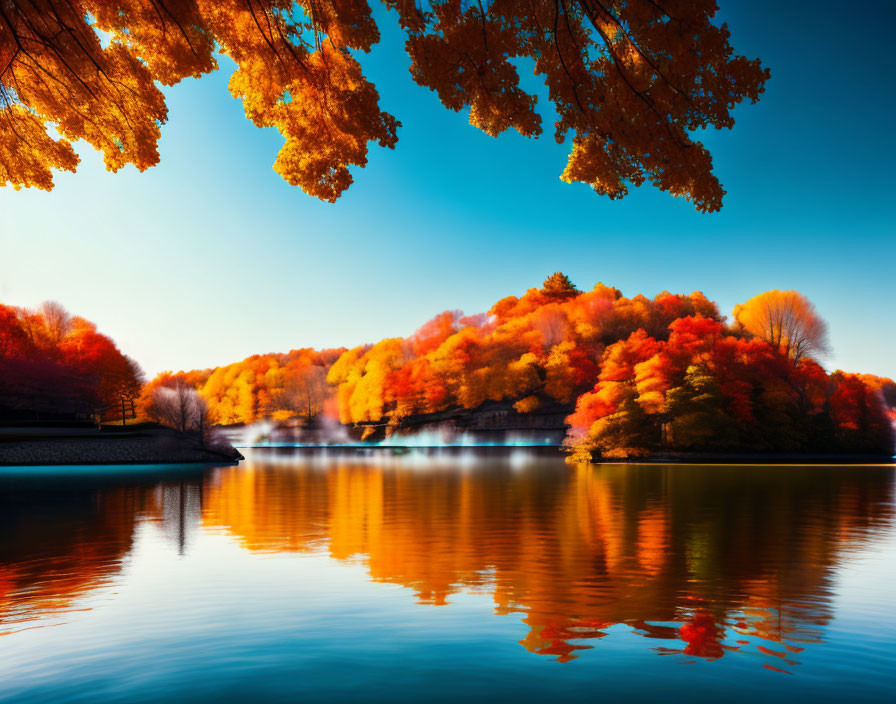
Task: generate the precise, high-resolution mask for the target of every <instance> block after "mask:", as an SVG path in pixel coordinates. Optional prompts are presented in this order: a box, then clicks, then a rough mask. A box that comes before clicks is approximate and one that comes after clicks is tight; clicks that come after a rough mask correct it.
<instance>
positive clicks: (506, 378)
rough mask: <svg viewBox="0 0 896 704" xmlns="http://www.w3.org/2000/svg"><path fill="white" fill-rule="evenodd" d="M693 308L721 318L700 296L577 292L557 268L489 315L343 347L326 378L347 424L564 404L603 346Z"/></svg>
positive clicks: (655, 330) (664, 324)
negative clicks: (486, 407) (494, 405)
mask: <svg viewBox="0 0 896 704" xmlns="http://www.w3.org/2000/svg"><path fill="white" fill-rule="evenodd" d="M695 313H697V314H705V315H708V316H712V317H713V318H714V319H716V320H718V319H719V313H718V310H717V308H716V307H715V304H713V303H711V302H710V301H708V300H707V299H706V298H705V297H704V296H703V294H701V293H699V292H697V293H693V294H691V295H690V296H683V295H673V294H670V293H667V292H663V293H661V294H660V295H658V296H657V297H656V298H655V299H653V300H650V299H647V298H645V297H643V296H637V297H635V298H633V299H628V298H625V297H623V296H622V295H621V294H620V293H619V291H617V290H616V289H613V288H608V287H606V286H604V285H603V284H598V285H597V286H595V287H594V289H593V290H592V291H589V292H585V293H582V292H580V291H578V290H576V289H575V288H574V287H572V285H571V284H570V283H569V280H568V279H566V277H565V276H563V275H562V274H560V273H559V272H558V273H557V274H554V275H553V276H552V277H550V278H549V279H548V280H547V281H546V282H545V286H544V288H542V289H534V288H533V289H529V291H527V292H526V293H525V295H523V296H522V297H521V298H516V297H514V296H510V297H508V298H504V299H502V300H501V301H499V302H498V303H496V304H495V305H494V306H493V307H492V308H491V310H490V311H489V313H488V315H486V316H475V317H471V318H462V317H461V314H460V313H459V312H458V311H453V312H452V311H449V312H445V313H442V314H440V315H438V316H436V317H435V318H434V319H433V320H431V321H430V322H428V323H426V324H425V325H423V326H422V327H421V328H420V329H419V330H418V331H417V332H416V333H414V334H413V335H411V336H410V337H408V338H405V339H401V338H396V339H390V340H383V341H382V342H379V343H377V344H376V345H374V346H373V347H369V348H368V347H362V348H357V349H355V350H351V351H349V352H346V353H345V354H344V355H343V356H342V358H340V359H339V360H338V361H337V362H336V364H334V365H333V368H332V369H331V370H330V374H329V382H330V383H331V384H333V385H334V386H337V387H338V393H337V398H338V401H339V417H340V419H341V420H342V422H343V423H364V422H374V421H380V420H383V419H388V420H390V421H392V422H396V421H399V420H400V419H401V418H404V417H407V416H411V415H416V414H424V413H432V412H437V411H441V410H445V409H448V408H452V407H453V408H457V407H460V408H468V409H470V408H475V407H477V406H479V405H481V404H482V403H484V402H486V401H509V402H511V403H517V402H520V401H521V400H523V399H531V400H527V401H526V402H525V404H523V407H525V408H528V409H530V410H532V409H534V408H535V401H536V400H538V399H539V398H543V399H546V400H553V401H555V402H559V403H564V404H566V403H570V402H572V401H573V400H574V399H575V398H576V397H577V396H578V395H579V394H581V393H582V392H583V391H585V390H587V389H588V388H589V387H590V386H592V385H593V383H594V378H595V376H597V374H598V371H599V369H598V361H599V360H600V358H601V354H602V352H603V350H604V347H605V345H607V344H611V343H615V342H616V341H617V340H619V339H620V338H621V337H628V336H629V335H633V339H638V340H651V342H650V344H653V345H655V341H653V340H652V339H651V338H649V337H648V333H647V332H645V330H647V331H651V333H652V334H654V335H656V336H657V337H663V335H664V333H667V332H668V326H669V325H670V323H672V322H673V321H674V320H675V319H677V318H680V317H682V316H687V315H692V314H695ZM636 331H639V332H636ZM632 344H634V342H633V343H632ZM651 350H653V347H651ZM652 353H653V352H652V351H651V353H650V354H646V357H649V356H651V354H652ZM633 354H636V353H634V352H633ZM646 357H645V358H646ZM637 361H641V359H640V358H638V360H637ZM620 363H621V362H620ZM605 373H607V374H610V373H611V372H610V371H607V370H605ZM601 378H604V377H601ZM607 379H609V377H607Z"/></svg>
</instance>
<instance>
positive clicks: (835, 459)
mask: <svg viewBox="0 0 896 704" xmlns="http://www.w3.org/2000/svg"><path fill="white" fill-rule="evenodd" d="M240 449H246V450H269V451H279V452H284V451H290V450H292V451H306V452H316V451H321V450H323V451H328V452H340V451H341V452H344V453H346V454H367V453H381V452H382V453H389V454H394V455H407V454H410V453H414V452H420V453H423V454H432V453H435V452H446V453H449V454H460V453H463V452H469V451H473V452H478V453H481V454H483V455H487V454H503V453H505V452H507V451H513V450H525V451H532V452H534V453H535V454H545V455H556V456H558V457H559V456H564V455H567V454H568V453H567V451H566V448H564V447H563V446H562V445H544V444H532V445H526V444H517V445H497V444H483V445H475V444H468V445H462V444H458V445H450V444H448V445H376V444H370V445H365V444H363V443H353V444H331V445H323V444H320V445H315V444H290V443H272V444H259V445H242V446H240ZM589 462H591V463H592V464H719V465H723V464H725V465H763V464H765V465H794V466H798V465H821V464H830V465H840V464H843V465H849V464H854V465H863V464H880V465H893V466H896V457H894V456H893V455H886V454H849V455H847V454H843V455H838V454H825V453H768V454H764V453H731V454H726V453H711V454H709V453H664V454H662V455H659V454H658V455H652V456H649V457H593V458H591V459H590V460H589Z"/></svg>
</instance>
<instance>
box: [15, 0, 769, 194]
mask: <svg viewBox="0 0 896 704" xmlns="http://www.w3.org/2000/svg"><path fill="white" fill-rule="evenodd" d="M383 3H384V5H385V6H386V7H388V8H389V9H391V10H394V11H396V12H397V15H398V21H399V24H400V25H401V27H402V29H403V30H404V31H405V33H406V35H407V42H406V45H405V46H406V50H407V52H408V54H409V55H410V58H411V65H410V72H411V75H412V77H413V79H414V80H415V81H416V82H417V83H418V84H420V85H421V86H425V87H427V88H430V89H431V90H433V91H435V92H436V93H437V94H438V96H439V99H440V100H441V102H442V103H443V105H444V106H445V107H447V108H449V109H451V110H455V111H460V110H462V109H466V108H469V119H470V122H471V123H472V124H473V125H475V126H476V127H478V128H480V129H482V130H483V131H484V132H486V133H487V134H489V135H493V136H496V135H498V134H500V133H501V132H504V131H505V130H507V129H510V128H513V129H515V130H517V131H518V132H519V133H520V134H522V135H525V136H536V135H539V134H540V133H541V132H542V118H541V114H540V113H539V112H538V111H537V110H536V107H537V98H536V96H535V95H532V94H530V93H528V92H527V91H526V90H524V89H523V87H522V86H521V85H520V75H519V69H520V68H523V67H526V68H528V66H532V68H533V69H534V72H535V75H536V76H537V77H538V78H539V79H540V80H543V81H544V83H545V86H546V88H547V93H548V96H549V100H550V101H551V103H552V106H551V107H552V108H553V109H554V110H555V111H556V113H557V115H558V119H557V121H556V122H555V124H554V138H555V139H556V140H557V141H558V142H561V143H562V142H564V141H565V140H566V139H570V138H571V140H572V152H571V155H570V157H569V161H568V163H567V166H566V169H565V170H564V171H563V175H562V178H563V179H564V180H566V181H580V182H584V183H587V184H589V185H590V186H592V187H593V188H594V190H595V191H597V192H598V193H602V194H605V195H608V196H609V197H611V198H619V197H622V196H624V195H625V194H626V193H627V192H628V187H629V185H632V184H633V185H640V184H642V183H643V182H645V181H649V182H651V183H652V184H654V185H655V186H657V187H658V188H660V189H662V190H665V191H669V192H670V193H672V194H673V195H681V196H684V197H686V198H688V199H689V200H691V201H693V202H694V205H695V206H696V207H697V209H698V210H701V211H712V210H718V209H719V208H720V207H721V202H722V196H723V194H724V190H723V189H722V187H721V185H720V184H719V182H718V180H717V179H716V177H715V176H714V175H713V173H712V159H711V157H710V154H709V152H708V151H707V150H706V149H705V148H704V146H703V145H702V144H701V143H700V142H699V141H696V140H695V139H693V138H692V135H693V133H694V132H695V131H697V130H700V129H702V128H706V127H716V128H730V127H732V126H733V124H734V118H733V116H732V108H733V107H734V106H735V105H737V104H738V103H740V102H742V101H744V100H750V101H754V102H755V101H756V100H757V99H758V97H759V95H760V94H761V93H762V91H763V89H764V84H765V82H766V80H767V79H768V75H769V74H768V70H767V69H763V68H762V67H761V66H760V64H759V61H758V60H748V59H746V58H744V57H742V56H737V55H735V53H734V50H733V48H732V46H731V44H730V42H729V38H730V37H729V31H728V28H727V26H726V25H724V24H721V25H718V24H715V23H713V17H714V15H715V13H716V10H717V7H716V4H715V2H713V1H712V0H700V1H698V2H695V1H688V2H681V1H677V0H665V1H664V2H662V3H657V2H654V1H653V0H629V1H628V2H625V3H602V2H600V1H599V0H533V1H532V2H527V3H521V2H516V1H515V0H491V1H489V0H483V1H482V2H462V0H429V1H428V2H424V3H422V4H418V3H416V2H405V1H401V0H383ZM379 38H380V35H379V29H378V27H377V24H376V22H375V21H374V19H373V17H372V13H371V8H370V6H369V5H368V3H367V1H366V0H320V1H318V2H310V1H309V0H300V2H293V1H292V0H183V1H178V2H159V1H158V0H69V1H68V2H65V3H61V2H57V0H27V1H26V0H7V1H6V2H3V3H2V4H0V183H3V184H11V185H13V186H14V187H16V188H19V187H22V186H32V187H37V188H43V189H50V188H52V187H53V176H52V171H53V170H54V169H63V170H68V171H74V170H75V168H76V166H77V163H78V157H77V156H76V154H75V152H74V150H73V149H72V146H71V143H72V142H74V141H76V140H79V139H83V140H85V141H86V142H87V143H89V144H90V145H92V146H93V147H94V148H95V149H98V150H100V151H102V153H103V156H104V160H105V163H106V166H107V168H108V169H110V170H112V171H117V170H118V169H120V168H121V167H123V166H124V165H126V164H133V165H134V166H136V167H137V168H138V169H140V170H143V169H145V168H147V167H149V166H152V165H154V164H156V163H157V162H158V160H159V153H158V140H159V137H160V134H161V133H160V126H161V124H162V123H164V122H165V121H166V120H167V117H168V111H167V107H166V105H165V100H164V96H163V94H162V92H161V90H160V88H159V85H160V84H161V85H164V86H170V85H173V84H175V83H177V82H179V81H180V80H182V79H183V78H186V77H189V76H200V75H202V74H206V73H208V72H210V71H213V70H215V69H216V68H217V56H218V55H219V54H220V55H224V56H227V57H229V58H230V59H232V60H233V61H234V62H235V63H236V64H237V70H236V71H235V72H234V73H233V75H232V76H231V79H230V92H231V93H232V95H233V96H234V97H236V98H240V99H242V101H243V106H244V108H245V112H246V117H247V118H248V119H250V120H251V121H252V122H253V123H254V124H255V125H256V126H258V127H275V128H276V129H278V130H279V131H280V133H281V134H282V135H283V137H284V139H285V144H284V145H283V147H282V148H281V150H280V153H279V154H278V156H277V158H276V161H275V162H274V169H275V170H276V171H277V172H278V173H279V174H280V175H281V176H282V177H283V178H284V179H286V180H287V181H288V182H289V183H291V184H293V185H298V186H300V187H301V188H302V189H304V190H305V191H306V192H307V193H309V194H311V195H314V196H317V197H318V198H321V199H323V200H329V201H333V200H335V199H336V198H338V197H339V195H340V194H341V193H342V192H343V191H344V190H345V189H346V188H348V186H349V185H350V184H351V182H352V174H351V173H350V171H349V167H351V166H364V165H365V164H366V163H367V151H368V144H369V143H370V142H376V143H377V144H379V145H380V146H384V147H390V148H391V147H394V146H395V143H396V140H397V128H398V127H399V122H398V121H397V120H396V119H395V118H394V117H393V116H392V115H390V114H388V113H386V112H384V111H382V110H381V109H380V106H379V95H378V93H377V90H376V88H375V87H374V86H373V84H372V83H370V82H369V81H368V80H367V79H366V78H365V76H364V74H363V72H362V68H361V64H360V63H359V61H358V58H359V55H361V54H363V53H366V52H369V51H370V49H371V47H372V46H373V45H374V44H375V43H376V42H378V41H379ZM48 125H52V126H53V127H54V128H55V130H51V131H48V130H47V126H48ZM56 133H58V137H57V134H56Z"/></svg>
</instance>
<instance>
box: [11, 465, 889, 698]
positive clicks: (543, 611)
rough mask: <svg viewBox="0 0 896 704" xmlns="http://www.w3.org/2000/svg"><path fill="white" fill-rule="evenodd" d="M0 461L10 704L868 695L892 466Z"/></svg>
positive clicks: (885, 682)
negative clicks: (10, 464) (16, 464)
mask: <svg viewBox="0 0 896 704" xmlns="http://www.w3.org/2000/svg"><path fill="white" fill-rule="evenodd" d="M245 454H246V455H247V459H246V461H244V462H242V463H240V465H239V466H226V467H195V466H194V467H190V466H183V467H158V466H156V467H111V468H109V467H107V468H102V467H92V468H77V469H75V468H67V469H66V468H28V469H10V468H6V469H0V701H3V702H28V703H29V704H38V703H40V702H53V703H54V704H55V703H59V702H84V703H85V704H86V703H90V704H96V703H97V702H128V703H129V704H130V703H134V702H158V701H165V702H246V701H249V702H256V703H257V702H267V701H291V702H296V701H308V702H330V701H348V700H351V701H365V702H366V701H390V702H420V701H438V702H458V701H476V702H478V701H501V700H509V701H514V700H517V701H540V702H543V701H563V700H576V701H584V700H588V701H591V700H603V701H620V700H624V701H655V700H657V699H660V698H663V699H682V700H687V701H713V702H717V701H720V700H725V701H737V702H740V701H750V702H754V701H756V700H757V699H764V700H772V701H803V700H812V701H815V702H821V701H824V702H827V701H830V702H834V701H843V700H849V701H869V702H870V701H880V700H881V699H890V698H891V697H893V696H894V694H896V645H894V641H896V608H894V607H896V526H894V510H896V506H894V476H896V475H894V472H896V470H894V468H893V467H889V466H874V467H860V466H789V467H778V466H774V467H772V466H686V465H623V464H619V465H581V466H577V467H573V466H569V465H566V464H564V463H563V461H562V459H560V458H557V457H553V456H545V453H544V452H541V453H537V452H529V451H526V450H522V449H518V450H513V451H491V452H478V453H477V452H473V451H470V450H465V451H459V452H447V451H446V452H436V453H433V452H426V451H423V450H416V451H411V452H409V453H407V454H394V453H393V452H392V451H388V450H380V451H370V452H367V453H353V452H346V451H342V452H337V451H329V452H317V453H313V452H308V451H303V450H295V449H289V448H276V449H255V450H248V451H246V453H245Z"/></svg>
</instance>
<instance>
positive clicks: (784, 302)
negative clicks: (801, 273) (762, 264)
mask: <svg viewBox="0 0 896 704" xmlns="http://www.w3.org/2000/svg"><path fill="white" fill-rule="evenodd" d="M734 318H735V319H736V320H737V322H738V323H739V324H740V325H741V326H742V327H743V328H744V330H746V331H747V332H749V333H750V334H752V335H756V336H757V337H760V338H762V339H763V340H765V341H766V342H767V343H769V344H770V345H773V346H774V347H777V348H779V349H781V350H783V351H784V353H785V354H786V355H788V356H789V357H791V358H792V359H793V361H794V362H795V363H799V361H800V359H802V358H803V356H805V355H809V356H813V357H818V356H820V355H824V354H825V353H826V352H827V351H828V340H827V335H828V330H827V324H826V323H825V322H824V320H822V319H821V318H820V317H819V316H818V314H817V313H816V312H815V306H813V305H812V303H811V302H810V301H809V299H808V298H806V297H805V296H803V295H802V294H801V293H798V292H797V291H778V290H774V291H766V292H765V293H760V294H759V295H758V296H754V297H753V298H751V299H750V300H749V301H747V302H746V303H744V304H743V305H739V306H736V307H735V308H734Z"/></svg>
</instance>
